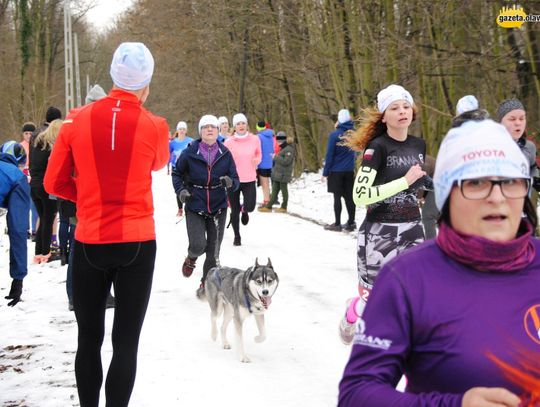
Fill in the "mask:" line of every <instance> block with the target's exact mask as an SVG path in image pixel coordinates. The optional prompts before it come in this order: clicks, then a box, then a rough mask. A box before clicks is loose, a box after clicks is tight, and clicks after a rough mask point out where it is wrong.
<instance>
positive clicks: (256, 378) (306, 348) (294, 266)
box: [0, 171, 356, 407]
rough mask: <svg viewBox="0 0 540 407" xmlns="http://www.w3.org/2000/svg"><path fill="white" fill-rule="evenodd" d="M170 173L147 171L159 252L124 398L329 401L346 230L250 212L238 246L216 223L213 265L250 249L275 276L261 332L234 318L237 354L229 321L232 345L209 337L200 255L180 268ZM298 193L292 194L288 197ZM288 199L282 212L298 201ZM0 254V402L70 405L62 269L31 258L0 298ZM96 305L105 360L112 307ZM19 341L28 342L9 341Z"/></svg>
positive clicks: (339, 356) (348, 265)
mask: <svg viewBox="0 0 540 407" xmlns="http://www.w3.org/2000/svg"><path fill="white" fill-rule="evenodd" d="M170 182H171V181H170V178H169V177H168V176H167V175H166V174H165V173H164V172H163V171H161V172H159V173H156V174H155V184H154V191H155V192H154V195H155V198H154V200H155V206H156V226H157V233H158V255H157V261H156V269H155V276H154V285H153V290H152V297H151V300H150V305H149V309H148V313H147V316H146V320H145V324H144V327H143V331H142V336H141V343H140V348H139V365H138V372H137V381H136V383H135V388H134V392H133V395H132V399H131V403H130V406H132V407H143V406H145V407H146V406H180V405H182V406H210V405H212V404H214V403H219V404H220V405H223V406H239V407H243V406H251V405H254V404H256V405H257V406H259V407H273V406H277V405H279V406H287V407H288V406H291V407H293V406H301V405H308V404H309V405H310V406H312V407H317V406H320V407H323V406H324V407H327V406H332V405H335V404H336V396H337V385H338V382H339V379H340V377H341V373H342V371H343V367H344V365H345V362H346V360H347V357H348V354H349V349H348V347H346V346H343V345H342V344H341V343H340V341H339V338H338V335H337V325H338V322H339V318H340V316H341V313H342V312H343V307H344V302H345V300H346V298H348V297H350V296H353V295H354V294H355V285H356V283H355V281H356V278H355V267H356V266H355V240H354V238H353V236H352V235H351V234H345V233H332V232H325V231H324V230H323V229H322V227H321V226H318V225H316V224H314V223H311V222H307V221H305V220H302V219H299V218H296V217H292V216H288V215H282V214H277V213H272V214H265V213H259V212H255V213H254V214H252V216H251V221H250V223H249V225H248V226H247V227H244V228H243V229H241V231H242V242H243V246H241V247H234V246H233V245H232V230H231V229H228V230H227V231H226V233H225V239H224V241H223V245H222V253H221V263H222V264H223V265H227V266H233V267H239V268H247V267H249V266H250V265H252V264H253V263H254V261H255V257H257V256H258V257H259V260H260V262H265V261H266V258H267V257H270V258H271V259H272V263H273V265H274V268H275V270H276V271H277V272H278V274H279V276H280V286H279V288H278V290H277V292H276V295H275V296H274V300H273V302H272V305H271V307H270V309H269V312H268V313H267V316H266V324H267V332H268V338H267V340H266V342H264V343H262V344H256V343H255V342H254V341H253V337H254V336H255V332H256V328H255V322H254V320H253V319H248V320H247V321H246V324H245V325H244V331H245V347H246V353H247V354H248V355H249V356H250V357H251V360H252V363H250V364H243V363H240V362H239V361H238V359H237V355H236V351H235V348H234V335H233V329H232V328H233V327H232V324H231V326H230V327H229V339H230V340H231V341H232V345H233V349H232V350H223V349H221V347H220V345H219V340H218V342H216V343H214V342H212V341H211V339H210V318H209V307H208V304H206V303H202V302H200V301H198V300H197V299H196V298H195V295H194V294H195V290H196V288H197V287H198V284H199V278H200V275H201V273H202V269H201V265H202V261H199V263H200V265H199V267H197V269H196V270H195V274H194V275H193V276H192V277H191V278H190V279H186V278H183V277H182V276H181V273H180V271H179V270H180V265H181V262H182V261H183V258H184V256H185V254H186V249H187V235H186V231H185V224H184V222H185V221H181V222H180V223H179V224H176V223H175V222H176V220H177V219H176V218H175V217H174V215H175V213H176V202H175V199H174V194H173V193H172V188H171V184H170ZM310 187H311V186H310ZM259 192H260V191H259ZM307 193H308V194H312V195H313V194H314V192H313V191H307ZM323 193H325V191H323ZM326 196H327V197H329V194H327V195H326ZM307 197H308V196H306V198H307ZM301 198H302V196H301V193H300V192H298V193H297V194H296V199H297V200H298V199H300V200H301ZM309 198H311V197H309ZM293 202H297V201H292V202H291V207H290V209H291V210H295V208H294V206H295V205H297V206H298V205H299V204H296V203H295V204H293ZM329 202H331V199H330V200H326V201H324V203H323V204H324V205H328V203H329ZM326 210H330V211H331V207H330V208H328V207H327V208H326ZM300 212H301V211H300ZM5 257H6V256H5V254H2V257H1V259H2V262H1V263H0V264H1V265H2V270H3V271H2V274H1V275H0V287H2V290H0V294H1V295H2V301H0V324H1V326H2V335H1V336H0V406H3V407H7V406H27V407H38V406H39V407H48V406H50V407H53V406H54V407H58V406H67V405H69V406H78V398H77V395H76V388H75V379H74V374H73V359H74V352H75V349H76V332H77V329H76V324H75V320H74V315H73V313H70V312H68V311H67V299H66V294H65V285H64V280H65V268H60V267H58V268H52V267H50V266H49V267H41V266H31V269H30V271H29V276H28V277H27V278H26V280H25V291H24V299H25V301H24V302H23V303H20V304H19V305H18V306H17V307H16V308H15V309H12V308H8V307H6V306H5V301H3V296H4V295H5V293H6V292H7V287H9V281H10V280H9V276H8V273H7V259H6V258H5ZM201 260H202V259H201ZM107 314H108V317H107V333H106V337H105V342H104V347H103V355H104V364H105V365H107V364H108V359H109V358H110V336H109V333H110V326H111V322H112V316H113V312H111V311H108V312H107ZM21 345H22V346H35V347H31V348H22V349H17V348H16V349H13V348H12V347H16V346H21ZM103 405H104V404H103Z"/></svg>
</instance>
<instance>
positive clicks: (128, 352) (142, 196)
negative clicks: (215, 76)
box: [44, 42, 169, 407]
mask: <svg viewBox="0 0 540 407" xmlns="http://www.w3.org/2000/svg"><path fill="white" fill-rule="evenodd" d="M153 71H154V58H153V57H152V54H151V53H150V51H149V50H148V48H147V47H146V46H145V45H144V44H142V43H140V42H124V43H122V44H120V45H119V47H118V48H117V49H116V51H115V52H114V56H113V59H112V63H111V68H110V74H111V77H112V80H113V83H114V86H113V88H112V90H111V91H110V92H109V94H108V95H107V97H105V98H103V99H100V100H98V101H96V102H94V103H90V104H89V105H86V106H83V107H82V108H81V109H80V110H79V111H78V112H77V113H76V114H74V115H73V116H72V117H71V118H70V119H69V120H66V122H65V123H64V125H63V126H62V130H61V132H60V135H59V137H58V141H57V143H56V145H55V146H54V150H53V153H52V154H51V158H50V162H49V168H48V169H47V174H46V175H45V181H44V184H45V189H46V190H47V191H48V192H49V193H51V194H54V195H56V196H58V197H60V198H63V199H67V200H70V201H73V202H75V203H76V204H77V228H76V230H75V243H74V253H73V307H74V311H75V317H76V319H77V327H78V343H77V354H76V357H75V377H76V379H77V390H78V393H79V401H80V405H81V407H97V406H98V405H99V397H100V389H101V386H102V379H103V366H102V362H101V356H100V355H101V346H102V343H103V336H104V332H105V304H106V301H107V295H108V293H109V291H110V288H111V285H114V292H115V295H116V297H115V298H116V306H115V310H114V321H113V327H112V346H113V352H112V359H111V363H110V366H109V370H108V373H107V379H106V381H105V398H106V403H105V404H106V405H110V406H115V407H126V406H127V405H128V404H129V399H130V397H131V392H132V390H133V385H134V383H135V374H136V370H137V352H138V345H139V338H140V333H141V329H142V325H143V322H144V317H145V314H146V310H147V307H148V301H149V299H150V292H151V287H152V279H153V273H154V262H155V257H156V234H155V228H154V216H153V215H154V206H153V197H152V171H158V170H160V169H162V168H163V167H165V166H166V165H167V162H168V160H169V128H168V125H167V121H166V120H165V119H164V118H162V117H158V116H155V115H153V114H152V113H150V112H149V111H148V110H146V109H145V108H144V107H143V104H144V103H145V102H146V100H147V97H148V95H149V93H150V81H151V79H152V74H153ZM74 173H75V175H74Z"/></svg>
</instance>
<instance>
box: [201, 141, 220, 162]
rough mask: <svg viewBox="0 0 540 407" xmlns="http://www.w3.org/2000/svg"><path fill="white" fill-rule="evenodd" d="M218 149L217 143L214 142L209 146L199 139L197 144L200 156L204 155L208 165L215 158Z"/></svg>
mask: <svg viewBox="0 0 540 407" xmlns="http://www.w3.org/2000/svg"><path fill="white" fill-rule="evenodd" d="M218 150H219V146H218V143H214V144H212V145H211V146H209V145H208V144H206V143H205V142H204V141H201V142H200V144H199V151H200V152H201V154H202V156H203V157H204V159H205V160H206V162H207V163H208V165H212V163H213V162H214V160H215V159H216V156H217V153H218Z"/></svg>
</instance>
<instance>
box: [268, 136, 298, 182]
mask: <svg viewBox="0 0 540 407" xmlns="http://www.w3.org/2000/svg"><path fill="white" fill-rule="evenodd" d="M295 154H296V151H295V149H294V146H293V145H292V144H287V143H284V144H283V145H282V146H281V150H280V151H279V153H278V154H276V156H275V157H274V167H273V168H272V181H276V182H285V183H287V182H290V181H291V178H292V172H293V166H294V156H295Z"/></svg>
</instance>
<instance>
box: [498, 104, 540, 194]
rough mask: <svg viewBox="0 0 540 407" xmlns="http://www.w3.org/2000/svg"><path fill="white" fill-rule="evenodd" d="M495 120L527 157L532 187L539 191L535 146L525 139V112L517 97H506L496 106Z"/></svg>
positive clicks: (539, 181) (539, 180)
mask: <svg viewBox="0 0 540 407" xmlns="http://www.w3.org/2000/svg"><path fill="white" fill-rule="evenodd" d="M497 121H498V122H499V123H501V124H502V125H503V126H504V127H506V130H508V132H509V133H510V135H511V136H512V138H513V139H514V141H515V142H516V143H517V144H518V146H519V148H520V150H521V152H522V153H523V154H524V155H525V157H527V161H528V162H529V167H530V171H531V177H533V187H534V189H535V190H537V191H540V178H539V173H538V168H537V166H536V146H535V145H534V143H533V142H532V141H531V140H528V139H527V112H526V111H525V107H524V106H523V103H521V101H519V100H518V99H506V100H504V101H502V102H501V104H500V105H499V107H498V108H497Z"/></svg>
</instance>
